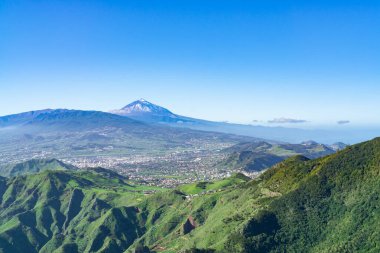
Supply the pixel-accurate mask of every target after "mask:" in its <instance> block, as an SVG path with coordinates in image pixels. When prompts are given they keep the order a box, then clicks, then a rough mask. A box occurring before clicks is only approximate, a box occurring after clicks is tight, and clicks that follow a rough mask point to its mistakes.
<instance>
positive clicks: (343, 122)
mask: <svg viewBox="0 0 380 253" xmlns="http://www.w3.org/2000/svg"><path fill="white" fill-rule="evenodd" d="M336 123H338V125H345V124H349V123H351V121H349V120H339V121H337V122H336Z"/></svg>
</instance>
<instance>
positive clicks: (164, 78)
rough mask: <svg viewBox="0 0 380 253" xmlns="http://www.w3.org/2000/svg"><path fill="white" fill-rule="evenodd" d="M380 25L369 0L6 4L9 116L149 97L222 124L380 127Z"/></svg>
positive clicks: (1, 62) (3, 105)
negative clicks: (11, 114) (274, 121)
mask: <svg viewBox="0 0 380 253" xmlns="http://www.w3.org/2000/svg"><path fill="white" fill-rule="evenodd" d="M379 28H380V2H379V1H366V0H362V1H350V0H346V1H334V0H330V1H324V0H320V1H313V0H310V1H306V0H304V1H288V0H278V1H271V0H262V1H254V0H251V1H239V0H234V1H231V0H230V1H224V0H191V1H190V0H178V1H173V0H170V1H169V0H156V1H145V0H131V1H97V0H89V1H79V0H75V1H70V0H64V1H63V0H62V1H55V0H49V1H48V0H46V1H44V0H36V1H18V0H11V1H10V0H2V1H1V2H0V115H5V114H10V113H17V112H22V111H28V110H35V109H42V108H77V109H96V110H105V111H107V110H111V109H115V108H120V107H122V106H124V105H125V104H127V103H129V102H131V101H132V100H135V99H139V98H141V97H143V98H145V99H147V100H150V101H152V102H155V103H157V104H160V105H163V106H165V107H168V108H169V109H171V110H172V111H174V112H176V113H179V114H182V115H187V116H193V117H198V118H205V119H211V120H218V121H231V122H243V123H253V124H258V122H259V123H260V124H264V123H266V122H267V121H269V120H273V119H281V118H284V119H297V120H305V121H307V122H306V123H297V124H296V123H294V124H285V125H292V126H294V125H296V126H298V127H310V126H311V127H316V126H330V127H347V126H348V125H350V126H353V125H355V126H359V125H360V126H366V127H372V126H380V117H379V113H378V108H380V99H379V98H380V71H379V70H380V50H379V45H380V32H379ZM254 120H257V121H258V122H254ZM337 121H350V123H348V124H340V125H339V124H337ZM277 122H278V121H277ZM266 124H269V123H266ZM272 124H276V123H272ZM277 124H280V123H277ZM280 125H282V123H281V124H280Z"/></svg>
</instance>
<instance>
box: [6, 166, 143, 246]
mask: <svg viewBox="0 0 380 253" xmlns="http://www.w3.org/2000/svg"><path fill="white" fill-rule="evenodd" d="M0 194H1V204H0V252H15V253H16V252H46V253H47V252H122V251H124V250H125V249H127V248H128V247H129V245H130V244H132V243H133V242H134V241H135V240H136V239H137V238H138V237H140V236H141V235H142V234H143V231H144V227H143V226H141V225H140V223H139V220H140V218H139V216H140V214H139V210H138V209H137V208H136V207H133V206H134V205H136V204H137V203H138V202H139V201H141V200H142V199H143V198H144V195H143V192H142V191H141V190H138V189H136V187H133V186H131V185H129V184H128V183H126V182H125V181H123V180H122V179H121V178H120V177H115V176H113V174H112V173H109V174H107V175H105V171H104V169H103V170H99V169H96V170H88V171H63V170H62V171H61V170H56V171H44V172H42V173H39V174H34V175H27V176H18V177H13V178H10V179H7V180H6V179H1V180H0Z"/></svg>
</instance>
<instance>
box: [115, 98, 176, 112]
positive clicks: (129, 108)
mask: <svg viewBox="0 0 380 253" xmlns="http://www.w3.org/2000/svg"><path fill="white" fill-rule="evenodd" d="M112 113H115V114H119V115H123V116H136V115H141V114H152V115H160V116H175V114H174V113H172V112H171V111H169V110H168V109H166V108H164V107H161V106H158V105H155V104H153V103H150V102H149V101H147V100H145V99H143V98H141V99H139V100H136V101H134V102H132V103H130V104H128V105H126V106H124V107H123V108H121V109H120V110H114V111H112Z"/></svg>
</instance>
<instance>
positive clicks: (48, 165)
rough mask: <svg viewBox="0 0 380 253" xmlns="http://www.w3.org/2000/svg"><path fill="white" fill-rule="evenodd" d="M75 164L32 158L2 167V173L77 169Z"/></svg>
mask: <svg viewBox="0 0 380 253" xmlns="http://www.w3.org/2000/svg"><path fill="white" fill-rule="evenodd" d="M76 169H77V168H76V167H75V166H72V165H69V164H65V163H63V162H61V161H59V160H57V159H32V160H29V161H26V162H22V163H17V164H14V165H8V166H4V167H3V168H0V174H1V175H2V176H6V177H14V176H18V175H24V174H32V173H38V172H41V171H45V170H76Z"/></svg>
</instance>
